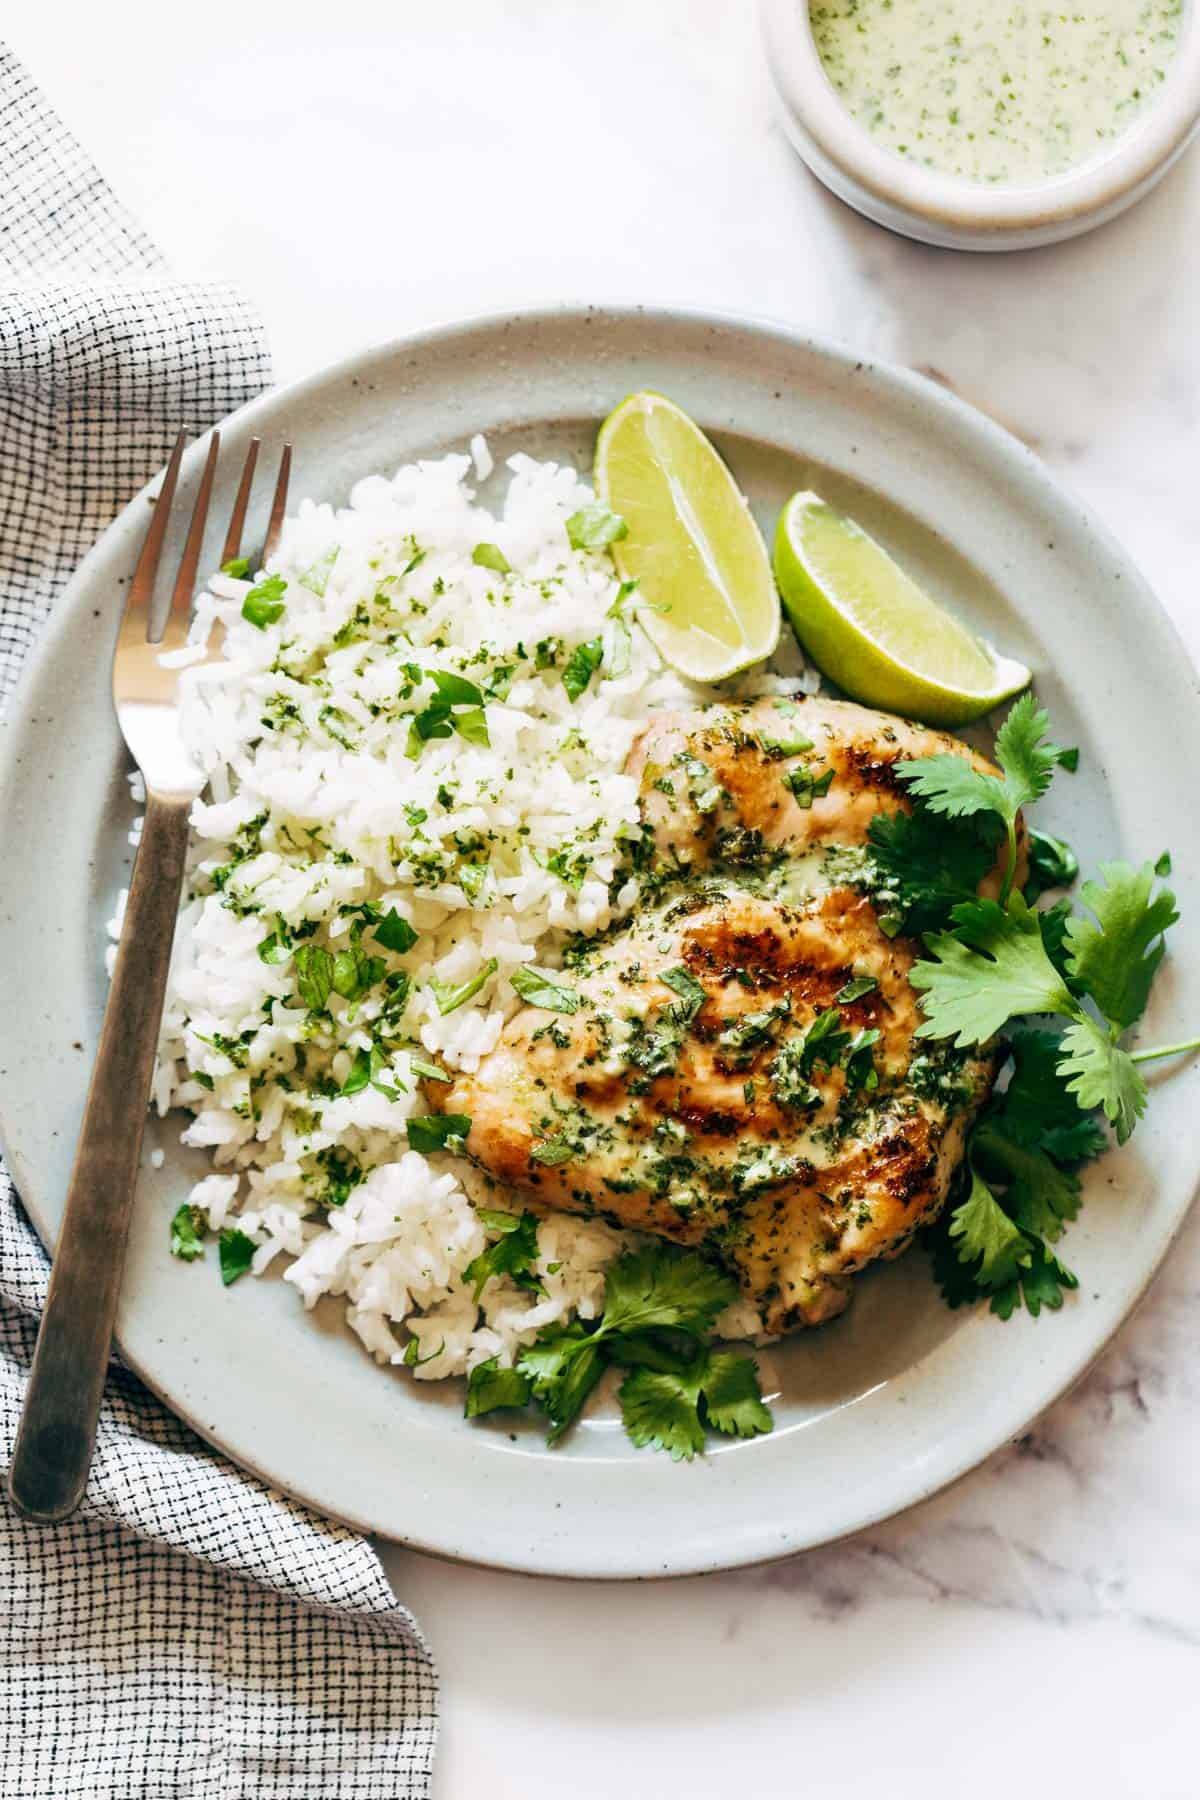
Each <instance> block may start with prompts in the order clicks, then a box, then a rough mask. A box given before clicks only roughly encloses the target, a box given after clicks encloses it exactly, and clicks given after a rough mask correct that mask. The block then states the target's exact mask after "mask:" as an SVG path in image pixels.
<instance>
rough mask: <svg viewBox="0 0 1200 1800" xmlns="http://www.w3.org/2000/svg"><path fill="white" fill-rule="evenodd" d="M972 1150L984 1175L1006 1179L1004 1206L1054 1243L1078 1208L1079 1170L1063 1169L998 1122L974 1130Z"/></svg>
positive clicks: (1025, 1226)
mask: <svg viewBox="0 0 1200 1800" xmlns="http://www.w3.org/2000/svg"><path fill="white" fill-rule="evenodd" d="M971 1152H972V1155H973V1156H974V1157H976V1158H977V1159H978V1162H979V1165H980V1167H981V1168H982V1170H983V1173H984V1175H985V1176H992V1177H997V1176H998V1178H999V1179H1000V1180H1002V1181H1006V1182H1007V1183H1008V1191H1007V1193H1006V1195H1005V1199H1004V1205H1005V1210H1006V1211H1007V1212H1008V1214H1009V1215H1010V1217H1011V1218H1013V1219H1014V1220H1015V1221H1016V1223H1017V1224H1018V1225H1020V1226H1021V1227H1022V1229H1023V1230H1025V1231H1027V1232H1029V1233H1031V1234H1032V1235H1033V1236H1034V1237H1040V1238H1045V1239H1046V1240H1047V1241H1048V1242H1050V1243H1054V1242H1055V1240H1056V1239H1057V1238H1060V1237H1061V1236H1062V1232H1063V1227H1064V1225H1066V1224H1067V1222H1068V1221H1069V1220H1070V1219H1073V1218H1075V1217H1076V1215H1077V1214H1078V1212H1079V1202H1080V1193H1081V1186H1080V1181H1079V1177H1078V1175H1074V1174H1071V1173H1069V1172H1068V1171H1067V1170H1066V1169H1060V1168H1059V1167H1058V1165H1057V1164H1056V1163H1054V1162H1052V1161H1051V1159H1050V1158H1049V1157H1048V1156H1047V1155H1046V1153H1045V1151H1044V1150H1039V1149H1036V1148H1032V1147H1030V1146H1028V1145H1024V1144H1015V1143H1013V1141H1012V1140H1011V1138H1009V1137H1008V1136H1006V1134H1005V1132H1004V1131H1003V1130H1002V1129H1001V1127H1000V1125H999V1124H996V1123H988V1122H985V1123H983V1124H981V1125H980V1126H979V1127H978V1129H977V1130H976V1131H975V1133H974V1136H973V1137H972V1140H971Z"/></svg>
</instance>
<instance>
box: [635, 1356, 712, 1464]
mask: <svg viewBox="0 0 1200 1800" xmlns="http://www.w3.org/2000/svg"><path fill="white" fill-rule="evenodd" d="M619 1397H620V1401H621V1419H622V1421H623V1423H624V1426H625V1430H626V1432H627V1433H628V1435H629V1437H630V1439H631V1440H632V1442H633V1443H635V1444H637V1445H638V1447H639V1448H641V1449H645V1448H647V1447H652V1448H654V1449H656V1450H666V1451H668V1452H669V1453H670V1456H671V1460H672V1462H690V1461H691V1460H692V1458H693V1457H694V1456H697V1455H698V1454H699V1453H700V1451H701V1450H703V1448H704V1426H703V1425H702V1424H701V1423H700V1390H699V1386H698V1384H697V1382H696V1381H695V1380H694V1379H693V1378H691V1377H690V1376H689V1375H688V1374H685V1373H683V1372H679V1373H675V1372H667V1371H665V1370H658V1369H645V1368H640V1369H633V1370H631V1371H630V1373H629V1374H628V1375H627V1376H626V1377H625V1379H624V1381H623V1382H622V1383H621V1388H620V1396H619Z"/></svg>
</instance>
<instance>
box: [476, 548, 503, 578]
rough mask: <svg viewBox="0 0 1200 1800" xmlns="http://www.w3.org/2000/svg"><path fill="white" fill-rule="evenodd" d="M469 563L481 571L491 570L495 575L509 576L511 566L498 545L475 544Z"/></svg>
mask: <svg viewBox="0 0 1200 1800" xmlns="http://www.w3.org/2000/svg"><path fill="white" fill-rule="evenodd" d="M471 561H472V562H473V563H475V564H477V565H478V567H479V568H481V569H493V570H494V571H495V572H496V574H497V575H511V574H512V564H511V563H510V562H509V560H508V558H507V556H505V554H504V552H503V550H501V548H500V546H499V544H476V546H475V548H474V549H473V550H472V552H471Z"/></svg>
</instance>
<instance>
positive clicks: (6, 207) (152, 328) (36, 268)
mask: <svg viewBox="0 0 1200 1800" xmlns="http://www.w3.org/2000/svg"><path fill="white" fill-rule="evenodd" d="M270 379H271V373H270V362H269V358H268V355H267V351H266V347H265V344H264V341H263V337H262V331H261V327H260V325H259V322H258V320H257V317H256V315H255V314H254V312H253V310H252V308H251V307H249V306H248V304H247V303H246V301H245V300H244V299H243V298H242V297H241V296H240V295H239V294H238V293H237V292H236V291H235V290H234V289H233V288H231V287H228V286H226V285H224V284H221V283H206V284H193V283H186V282H180V281H176V280H175V279H173V277H172V276H171V273H170V271H169V270H168V269H167V267H166V265H165V263H164V261H163V259H162V257H161V256H160V255H159V253H158V251H157V250H156V249H155V248H154V246H153V245H152V244H151V243H150V242H149V240H148V239H147V238H146V237H145V236H144V234H143V233H142V232H141V231H140V230H139V228H138V227H137V225H136V224H135V223H134V221H133V220H132V219H131V218H130V217H129V216H128V215H127V214H126V213H125V211H124V209H123V208H122V207H121V205H120V203H119V201H118V200H117V199H116V198H115V197H114V196H113V194H112V193H111V192H110V190H109V189H108V188H107V186H106V185H105V183H104V182H103V180H102V179H101V177H100V176H99V175H98V173H97V171H96V170H95V168H94V167H93V165H92V164H91V162H90V161H89V160H88V158H87V156H86V155H85V154H84V152H83V151H82V150H81V148H80V147H79V145H78V144H77V143H76V142H75V140H74V139H73V138H72V137H71V135H70V134H69V133H68V132H67V131H66V130H65V128H64V127H63V125H62V123H61V121H60V120H59V119H57V118H56V116H55V115H54V113H53V112H52V111H51V109H50V108H49V107H48V106H47V104H46V102H45V101H44V100H43V98H42V96H41V95H40V94H39V92H38V90H37V89H36V88H35V87H34V86H33V84H32V83H31V82H30V80H29V78H28V76H27V75H26V74H25V72H24V70H23V69H22V68H21V67H20V65H19V64H18V63H17V62H16V61H15V59H14V58H13V57H12V56H11V55H10V54H9V53H8V51H7V50H5V49H4V47H3V46H2V45H0V702H2V701H3V700H4V699H5V698H6V697H7V696H8V695H9V693H10V692H11V690H12V687H13V685H14V684H15V682H16V679H17V675H18V673H19V670H20V667H21V664H22V662H23V661H24V658H25V656H26V654H27V652H28V651H29V649H30V647H31V645H32V644H33V642H34V640H35V639H36V637H37V635H38V632H39V629H40V627H41V625H42V624H43V622H44V620H45V619H46V617H47V615H48V614H49V611H50V609H51V607H52V606H53V604H54V601H55V599H56V598H57V596H58V594H59V593H60V592H61V590H62V588H63V586H64V584H65V582H66V580H67V579H68V577H69V576H70V574H71V573H72V571H73V570H74V568H75V566H76V565H77V563H78V562H79V561H80V559H81V557H82V556H83V555H84V553H85V552H86V551H87V550H88V549H89V548H90V547H91V545H92V543H93V542H94V541H95V539H96V537H97V536H98V535H99V533H100V532H101V531H102V530H103V528H104V527H105V526H106V525H107V524H108V523H109V521H110V520H111V519H112V518H113V516H114V515H115V514H116V513H117V512H118V511H119V510H120V508H121V507H122V506H124V505H125V504H126V503H127V502H128V500H129V499H130V498H131V497H132V496H133V495H134V494H135V493H136V492H137V491H138V489H139V488H140V487H141V486H142V485H143V483H144V482H145V481H146V479H147V477H148V476H149V475H151V474H152V473H153V471H154V470H155V469H156V468H159V467H161V465H162V463H163V462H164V461H165V459H166V456H167V454H168V451H169V449H170V445H171V443H172V441H173V439H174V437H175V434H176V432H177V431H178V430H179V428H180V426H186V427H187V428H188V430H189V431H192V432H199V431H202V430H205V429H207V427H208V426H209V425H211V424H212V423H213V421H214V420H215V419H218V418H220V417H221V416H223V415H224V414H225V413H227V412H230V411H232V410H233V408H234V407H236V406H239V405H241V404H242V403H243V402H244V401H246V400H248V399H251V398H252V397H253V396H254V395H255V394H257V393H259V392H261V391H262V389H263V388H265V387H266V386H267V385H268V384H269V382H270ZM47 1275H48V1264H47V1259H46V1256H45V1253H44V1252H43V1250H42V1248H41V1245H40V1243H39V1242H38V1239H37V1237H36V1235H35V1234H34V1232H33V1230H32V1228H31V1227H30V1225H29V1223H28V1221H27V1219H26V1217H25V1215H24V1213H23V1212H22V1210H21V1207H20V1202H19V1201H18V1200H17V1198H16V1196H15V1194H14V1193H13V1189H12V1185H11V1183H10V1182H9V1180H8V1177H7V1175H6V1174H5V1173H4V1171H3V1169H2V1168H0V1454H2V1456H3V1460H4V1463H5V1465H7V1461H8V1458H9V1456H10V1455H11V1450H12V1443H13V1437H14V1434H15V1431H16V1424H17V1418H18V1416H19V1412H20V1406H21V1398H22V1395H23V1392H24V1387H25V1381H26V1378H27V1373H28V1368H29V1361H30V1357H31V1355H32V1352H33V1345H34V1341H35V1337H36V1333H37V1317H38V1313H39V1312H40V1309H41V1306H42V1303H43V1300H44V1297H45V1291H46V1281H47ZM0 1671H2V1672H0V1796H2V1797H3V1800H51V1796H53V1800H251V1797H252V1796H253V1797H254V1800H384V1797H386V1800H409V1797H410V1796H413V1797H417V1796H424V1795H427V1794H428V1792H429V1779H430V1769H431V1766H432V1760H433V1750H434V1742H435V1735H436V1708H437V1687H436V1677H435V1674H434V1670H433V1665H432V1661H431V1659H430V1656H429V1653H428V1650H427V1649H426V1647H425V1644H424V1642H423V1640H422V1638H421V1636H420V1632H419V1630H418V1628H417V1626H416V1624H415V1623H414V1621H413V1619H412V1617H411V1615H410V1614H409V1613H407V1612H406V1611H405V1610H404V1609H403V1608H402V1607H401V1606H399V1605H398V1604H397V1602H396V1600H395V1597H394V1596H393V1594H392V1592H391V1590H390V1588H389V1587H388V1585H387V1582H386V1580H385V1578H384V1575H383V1571H382V1569H381V1568H380V1565H379V1562H378V1560H377V1558H376V1557H375V1555H374V1554H373V1552H372V1551H371V1549H370V1548H369V1546H368V1545H367V1544H365V1543H364V1542H363V1541H362V1539H361V1538H358V1537H356V1536H355V1535H354V1533H352V1532H350V1531H347V1530H345V1529H343V1528H342V1527H340V1526H337V1525H333V1524H331V1523H329V1522H328V1521H326V1520H322V1519H320V1518H317V1517H315V1516H314V1515H312V1514H310V1513H308V1512H306V1511H305V1509H304V1508H303V1507H300V1506H297V1505H295V1504H293V1503H292V1502H291V1501H289V1500H288V1499H286V1498H285V1497H284V1496H283V1495H280V1494H277V1493H275V1492H274V1491H272V1490H271V1489H269V1488H267V1487H265V1486H264V1485H263V1484H262V1483H260V1482H257V1481H255V1480H253V1479H252V1478H251V1477H249V1476H246V1475H243V1474H242V1473H241V1472H240V1471H238V1470H236V1469H234V1468H233V1467H231V1466H230V1465H229V1464H228V1463H226V1462H224V1461H223V1460H222V1459H221V1458H220V1457H219V1456H218V1455H216V1454H215V1452H213V1451H212V1450H210V1449H209V1448H208V1447H207V1445H205V1444H203V1443H202V1442H201V1441H200V1440H199V1439H198V1438H197V1437H195V1436H194V1435H193V1433H192V1432H190V1431H189V1430H188V1428H187V1427H186V1426H185V1425H183V1424H182V1423H181V1422H180V1421H179V1420H178V1419H176V1418H175V1417H174V1416H173V1415H172V1414H171V1413H169V1412H167V1411H166V1410H165V1409H164V1408H163V1407H162V1406H161V1405H160V1404H159V1402H158V1401H157V1400H155V1399H154V1398H153V1396H152V1395H150V1394H149V1393H147V1391H146V1390H145V1388H143V1387H142V1386H141V1384H140V1383H139V1382H138V1381H137V1380H135V1378H134V1377H133V1376H132V1375H130V1374H129V1373H128V1371H127V1370H124V1369H122V1368H120V1367H119V1366H118V1365H117V1364H115V1363H114V1364H113V1366H112V1368H111V1369H110V1374H109V1382H108V1387H107V1389H106V1391H105V1400H104V1409H103V1412H102V1415H101V1421H100V1431H99V1436H98V1441H97V1454H96V1460H95V1463H94V1465H93V1469H92V1476H91V1480H90V1482H89V1485H88V1492H87V1497H86V1500H85V1503H84V1506H83V1508H82V1509H81V1511H80V1513H79V1514H78V1515H77V1517H76V1518H74V1519H73V1520H71V1521H70V1522H69V1523H68V1524H66V1525H65V1526H59V1527H57V1528H55V1529H48V1528H47V1529H40V1528H38V1527H36V1526H30V1525H27V1524H25V1523H24V1522H23V1521H22V1520H20V1519H19V1518H17V1517H16V1516H15V1514H14V1513H13V1512H12V1511H11V1509H10V1508H9V1507H8V1506H7V1504H6V1503H5V1502H3V1501H0Z"/></svg>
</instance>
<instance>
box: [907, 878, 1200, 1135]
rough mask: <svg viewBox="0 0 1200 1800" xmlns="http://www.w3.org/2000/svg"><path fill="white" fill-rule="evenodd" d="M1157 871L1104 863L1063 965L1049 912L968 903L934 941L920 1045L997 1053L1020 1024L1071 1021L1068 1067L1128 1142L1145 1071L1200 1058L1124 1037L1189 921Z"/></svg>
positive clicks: (920, 967) (1080, 1095) (1088, 890)
mask: <svg viewBox="0 0 1200 1800" xmlns="http://www.w3.org/2000/svg"><path fill="white" fill-rule="evenodd" d="M1155 879H1156V877H1155V874H1154V869H1153V867H1152V865H1151V864H1149V863H1146V864H1144V865H1143V866H1142V867H1141V868H1140V869H1135V868H1133V867H1132V866H1131V865H1130V864H1129V863H1124V862H1115V863H1106V864H1104V865H1102V867H1101V870H1100V880H1099V881H1089V882H1087V883H1085V885H1084V887H1083V889H1082V894H1081V898H1082V899H1083V900H1084V902H1085V903H1086V905H1087V906H1088V907H1089V908H1090V912H1091V916H1090V917H1089V916H1088V914H1086V913H1079V912H1070V913H1068V914H1067V915H1066V916H1065V920H1064V921H1063V923H1062V934H1061V955H1060V956H1059V957H1054V958H1052V957H1051V954H1050V951H1049V948H1048V946H1047V942H1046V939H1045V937H1044V935H1043V933H1044V930H1045V921H1046V920H1047V918H1048V917H1049V915H1048V914H1046V913H1043V912H1038V911H1036V910H1034V909H1033V908H1032V907H1030V906H1028V905H1027V904H1026V902H1025V901H1024V900H1023V899H1022V897H1021V896H1020V895H1019V894H1010V895H1009V899H1008V904H1007V906H1001V905H1000V904H999V903H998V902H997V901H995V900H973V901H965V902H963V903H961V904H960V905H958V906H956V907H955V908H954V910H953V912H952V913H951V929H950V930H949V931H945V932H941V933H938V934H935V935H933V936H931V937H927V938H926V940H925V941H926V947H927V949H928V951H929V960H928V961H923V962H919V963H917V964H916V966H915V967H914V968H913V970H912V973H911V976H910V979H911V981H912V984H913V986H914V987H915V988H916V989H917V990H918V992H919V993H920V994H921V996H922V1010H923V1012H924V1014H925V1017H924V1020H923V1022H922V1024H921V1025H919V1026H918V1028H917V1035H918V1036H919V1037H934V1038H951V1039H952V1040H953V1041H954V1043H955V1044H957V1046H958V1047H959V1048H960V1049H965V1048H967V1047H969V1046H971V1045H975V1044H983V1043H986V1042H987V1041H988V1040H989V1039H990V1038H992V1037H994V1036H995V1034H996V1033H997V1032H999V1031H1001V1030H1003V1028H1004V1027H1005V1026H1006V1025H1007V1024H1008V1023H1009V1022H1010V1021H1011V1020H1013V1019H1016V1018H1020V1017H1022V1016H1025V1015H1050V1016H1054V1017H1058V1018H1061V1019H1063V1020H1065V1021H1066V1030H1065V1031H1064V1033H1063V1036H1062V1043H1061V1052H1062V1055H1061V1060H1060V1064H1059V1067H1060V1069H1061V1072H1062V1073H1063V1074H1064V1075H1065V1076H1066V1077H1067V1078H1068V1081H1067V1085H1068V1089H1069V1091H1070V1092H1071V1093H1072V1094H1074V1096H1075V1098H1076V1100H1077V1102H1078V1104H1079V1106H1080V1107H1081V1108H1082V1109H1083V1110H1084V1111H1088V1110H1090V1109H1091V1108H1093V1107H1096V1106H1099V1107H1102V1108H1103V1111H1104V1114H1105V1117H1106V1118H1107V1119H1108V1120H1109V1122H1110V1124H1112V1125H1113V1127H1114V1129H1115V1130H1116V1134H1117V1141H1118V1142H1119V1143H1122V1144H1123V1143H1124V1142H1125V1141H1126V1139H1127V1138H1128V1137H1129V1136H1130V1133H1131V1132H1132V1131H1133V1129H1134V1126H1135V1125H1136V1124H1137V1121H1138V1119H1139V1118H1140V1117H1141V1116H1142V1114H1143V1112H1144V1111H1145V1108H1146V1083H1145V1080H1144V1079H1143V1077H1142V1075H1141V1072H1140V1070H1139V1068H1138V1064H1139V1063H1143V1062H1150V1061H1153V1060H1154V1059H1155V1058H1157V1057H1161V1056H1170V1055H1175V1054H1178V1053H1180V1052H1182V1051H1185V1050H1191V1049H1196V1048H1200V1039H1196V1040H1193V1041H1190V1042H1187V1043H1182V1044H1168V1045H1162V1046H1159V1047H1157V1048H1154V1049H1146V1050H1136V1051H1132V1052H1131V1051H1128V1050H1126V1049H1124V1048H1123V1047H1122V1045H1121V1043H1120V1039H1121V1037H1122V1035H1123V1034H1124V1032H1125V1031H1126V1030H1128V1028H1129V1027H1130V1026H1131V1025H1133V1024H1135V1023H1136V1022H1137V1020H1138V1019H1139V1018H1140V1017H1141V1014H1142V1012H1143V1010H1144V1008H1145V1005H1146V1002H1147V1000H1148V998H1149V994H1150V984H1151V982H1152V981H1153V979H1154V975H1155V972H1156V970H1157V968H1158V966H1159V963H1160V962H1161V960H1162V957H1163V951H1164V944H1163V934H1164V932H1165V931H1166V930H1167V929H1168V927H1169V926H1171V925H1172V924H1174V922H1175V920H1176V919H1177V918H1178V916H1179V915H1178V913H1177V911H1176V909H1175V896H1174V895H1173V894H1172V893H1171V892H1170V890H1169V889H1168V888H1160V889H1158V891H1157V892H1155V891H1154V883H1155Z"/></svg>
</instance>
